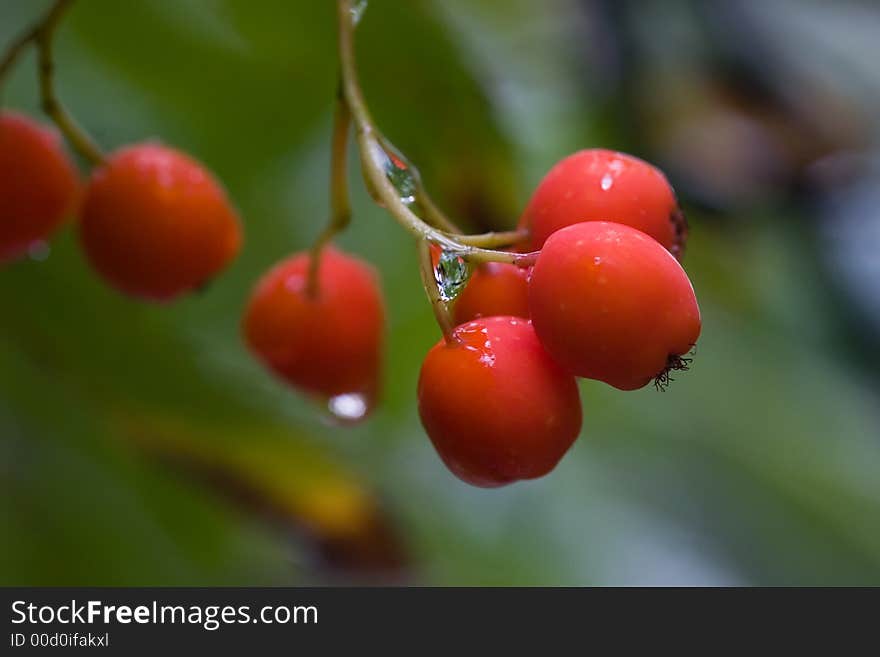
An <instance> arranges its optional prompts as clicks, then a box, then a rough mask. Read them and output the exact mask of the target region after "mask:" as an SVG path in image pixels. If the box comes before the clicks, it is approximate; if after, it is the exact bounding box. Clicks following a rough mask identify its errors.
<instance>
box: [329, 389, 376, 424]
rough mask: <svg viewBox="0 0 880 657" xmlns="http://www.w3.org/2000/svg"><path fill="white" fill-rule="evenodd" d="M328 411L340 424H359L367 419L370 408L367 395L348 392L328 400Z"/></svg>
mask: <svg viewBox="0 0 880 657" xmlns="http://www.w3.org/2000/svg"><path fill="white" fill-rule="evenodd" d="M327 410H328V411H330V415H332V416H333V418H334V419H336V420H338V421H340V422H358V421H359V420H362V419H364V417H366V415H367V411H369V410H370V406H369V404H368V403H367V398H366V396H365V395H362V394H360V393H357V392H346V393H343V394H341V395H336V396H335V397H331V398H330V399H329V400H327Z"/></svg>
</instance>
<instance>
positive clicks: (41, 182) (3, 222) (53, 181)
mask: <svg viewBox="0 0 880 657" xmlns="http://www.w3.org/2000/svg"><path fill="white" fill-rule="evenodd" d="M78 186H79V182H78V177H77V172H76V169H75V168H74V166H73V164H72V163H71V161H70V159H69V158H68V157H67V155H66V153H65V152H64V148H63V145H62V143H61V139H60V138H59V137H58V134H57V133H56V132H55V131H54V130H52V129H50V128H47V127H43V126H41V125H39V124H38V123H36V122H35V121H32V120H31V119H29V118H27V117H25V116H22V115H20V114H16V113H13V112H8V111H4V112H2V113H0V261H5V260H12V259H14V258H17V257H19V256H21V255H22V254H24V253H25V252H26V251H27V250H28V247H29V246H31V245H32V244H34V243H35V242H39V241H42V240H45V239H48V238H49V237H50V236H51V235H52V233H53V232H54V231H55V230H56V229H57V228H58V227H59V225H60V224H61V223H62V221H63V220H64V219H65V217H67V216H68V214H70V213H71V212H72V211H73V210H74V206H75V204H76V198H77V192H78Z"/></svg>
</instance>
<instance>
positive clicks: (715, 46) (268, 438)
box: [0, 0, 880, 585]
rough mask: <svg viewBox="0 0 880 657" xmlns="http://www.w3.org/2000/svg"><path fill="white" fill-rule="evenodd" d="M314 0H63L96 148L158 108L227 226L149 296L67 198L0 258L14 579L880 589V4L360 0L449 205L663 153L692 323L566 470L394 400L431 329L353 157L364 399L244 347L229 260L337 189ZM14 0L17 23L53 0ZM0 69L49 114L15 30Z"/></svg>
mask: <svg viewBox="0 0 880 657" xmlns="http://www.w3.org/2000/svg"><path fill="white" fill-rule="evenodd" d="M333 4H334V3H332V2H330V0H294V1H291V0H143V1H138V2H117V1H116V0H82V1H81V2H79V3H77V5H76V6H75V7H74V9H73V10H72V11H71V13H70V15H69V16H68V18H67V20H66V21H65V23H64V25H63V28H62V30H61V32H60V34H59V41H58V46H57V51H58V52H57V57H58V80H59V92H60V95H61V97H62V99H64V100H65V101H66V103H67V104H68V106H69V107H70V109H71V110H72V111H73V113H74V114H75V115H76V116H77V117H78V119H79V120H80V122H81V123H83V124H84V125H85V126H87V128H88V129H89V130H90V131H91V132H92V133H93V134H94V135H95V136H96V138H97V139H98V140H99V141H100V142H101V143H102V144H103V145H104V146H105V147H106V148H113V147H116V146H119V145H122V144H125V143H129V142H132V141H137V140H143V139H145V138H159V139H161V140H162V141H165V142H167V143H169V144H172V145H175V146H177V147H180V148H182V149H185V150H187V151H189V152H191V153H193V154H194V155H195V156H196V157H197V158H199V159H200V160H202V161H203V162H204V163H206V164H207V165H208V166H209V167H210V168H211V169H212V170H213V171H215V172H216V174H217V175H218V176H219V177H220V178H221V179H222V180H223V181H224V183H225V184H226V186H227V188H228V190H229V192H230V195H231V196H232V198H233V199H234V201H235V203H236V205H237V206H238V208H239V209H240V211H241V213H242V216H243V220H244V224H245V231H246V243H245V247H244V250H243V252H242V254H241V256H240V257H239V258H238V260H237V261H236V262H235V263H234V265H233V266H232V267H231V268H230V269H229V270H228V271H227V272H226V273H225V274H224V275H223V276H221V277H220V278H218V279H217V280H216V281H215V282H214V283H213V284H212V285H211V286H210V287H209V288H208V289H207V290H206V291H204V292H203V293H201V294H198V295H195V296H192V297H190V298H187V299H185V300H183V301H180V302H178V303H175V304H174V305H171V306H166V307H163V306H154V305H144V304H141V303H137V302H133V301H130V300H128V299H126V298H123V297H121V296H120V295H118V294H116V293H115V292H113V291H112V290H110V289H108V288H107V287H105V286H104V285H103V284H102V283H100V282H99V281H98V280H97V279H96V277H95V276H94V275H93V274H92V272H91V271H90V270H89V268H88V266H87V264H86V263H85V261H84V258H83V256H82V254H81V253H80V251H79V250H78V248H77V245H76V240H75V237H74V235H73V231H72V230H71V229H70V227H68V228H66V229H64V230H63V231H62V232H61V233H60V234H59V235H58V236H57V238H55V239H54V240H53V241H52V242H51V244H50V245H49V246H48V249H36V250H34V251H33V253H32V254H31V257H30V258H27V259H24V260H22V261H20V262H17V263H15V264H13V265H9V266H5V267H4V268H3V269H2V270H0V299H2V307H0V485H2V488H0V523H2V524H0V583H2V584H102V585H110V584H114V585H119V584H128V585H221V584H224V585H230V584H232V585H274V584H328V583H329V584H337V583H349V584H351V583H353V584H364V583H366V584H372V583H392V584H439V585H447V584H455V585H508V584H519V585H532V584H545V585H586V584H599V585H603V584H615V585H631V584H640V585H653V584H672V585H679V584H686V585H728V584H732V585H737V584H742V585H749V584H764V585H801V584H804V585H807V584H818V585H826V584H874V585H880V404H878V388H880V386H878V384H880V357H878V354H880V351H878V344H880V340H878V334H880V191H878V190H880V184H878V181H880V165H878V161H880V158H878V156H877V153H878V151H877V146H878V138H880V130H878V127H880V126H878V122H877V120H876V116H877V107H878V106H880V105H878V103H880V68H878V67H877V66H876V62H878V61H880V41H878V40H877V39H876V35H877V34H880V6H878V5H877V4H876V3H871V2H859V1H858V0H844V1H842V2H836V3H831V2H820V1H818V0H774V1H773V2H761V1H759V0H751V1H749V0H734V1H731V2H719V1H714V2H713V1H710V2H699V1H696V0H694V1H686V0H666V1H659V0H649V1H647V2H636V1H632V0H631V1H628V2H622V1H619V2H615V1H614V0H607V1H604V2H603V1H580V2H577V1H574V0H505V1H504V2H497V1H494V0H418V1H407V2H399V1H397V0H371V3H370V7H369V9H368V10H367V13H366V15H365V17H364V19H363V21H362V23H361V26H360V28H359V35H358V37H359V41H358V58H359V68H360V71H361V75H362V78H363V83H364V87H365V92H366V95H367V98H368V101H369V103H370V105H371V107H372V108H373V111H374V114H375V116H376V119H377V122H378V123H379V125H380V126H382V127H383V129H384V131H385V132H386V134H387V135H388V136H389V137H390V138H391V140H392V141H393V142H394V143H395V144H396V145H397V146H398V147H400V148H401V150H402V151H403V152H404V153H406V154H407V155H408V156H409V157H410V159H411V160H412V161H413V162H414V163H415V164H416V165H417V166H419V167H420V169H421V170H422V174H423V177H424V178H425V181H426V185H427V187H428V189H430V190H431V191H432V193H433V195H434V196H435V197H436V198H437V200H438V201H439V202H440V204H441V205H442V206H443V207H444V208H445V209H446V210H447V211H448V213H449V214H451V215H452V216H454V217H456V218H457V219H459V220H460V221H461V222H462V223H464V224H465V225H467V226H468V227H470V228H472V229H473V230H477V231H479V230H485V229H490V228H505V227H512V226H513V225H514V224H515V222H516V220H517V218H518V213H519V211H520V209H521V208H522V207H523V205H524V204H525V201H526V200H527V198H528V196H529V194H530V191H531V190H532V189H533V188H534V186H535V185H536V184H537V182H538V181H539V180H540V178H541V176H542V175H543V174H544V173H545V172H546V171H547V170H548V169H549V167H550V166H551V165H552V164H553V163H554V162H555V161H557V160H558V159H560V158H561V157H563V156H565V155H567V154H569V153H571V152H573V151H575V150H577V149H579V148H583V147H587V146H605V147H612V148H618V149H621V150H627V151H630V152H633V153H635V154H637V155H640V156H642V157H645V158H646V159H649V160H651V161H653V162H656V163H658V164H659V165H660V166H662V167H663V168H664V169H665V170H666V171H667V172H668V174H669V176H670V178H671V180H672V182H673V184H674V185H675V186H676V189H677V191H678V192H679V196H680V198H681V200H682V202H683V204H684V207H685V209H686V211H687V214H688V217H689V219H690V222H691V228H692V236H691V240H690V243H689V248H688V252H687V254H686V256H685V260H684V264H685V267H686V269H687V270H688V272H689V274H690V276H691V279H692V280H693V283H694V286H695V288H696V290H697V294H698V297H699V300H700V304H701V309H702V312H703V318H704V328H703V335H702V337H701V339H700V343H699V349H698V353H697V356H696V359H695V362H694V365H693V368H692V370H691V371H690V372H687V373H685V374H682V375H681V376H679V377H676V381H675V382H674V383H673V384H672V386H671V387H670V389H669V390H668V391H667V392H666V393H663V394H661V393H658V392H656V391H655V390H654V389H653V388H652V387H649V388H647V389H644V390H641V391H638V392H634V393H622V392H619V391H617V390H614V389H611V388H609V387H607V386H604V385H602V384H599V383H596V382H584V383H583V385H582V393H583V395H582V396H583V403H584V418H585V420H584V429H583V433H582V436H581V438H580V439H579V441H578V442H577V443H576V444H575V446H574V448H573V449H572V450H571V451H570V453H569V454H568V455H567V457H566V458H565V459H564V460H563V461H562V463H561V464H560V465H559V467H558V468H557V470H556V471H555V472H554V473H552V474H551V475H550V476H548V477H546V478H544V479H541V480H539V481H535V482H528V483H518V484H515V485H513V486H510V487H507V488H504V489H500V490H488V491H487V490H479V489H475V488H470V487H468V486H466V485H465V484H463V483H461V482H459V481H458V480H457V479H455V478H454V477H453V476H452V475H451V474H449V473H448V472H447V471H446V469H445V468H444V466H443V465H442V464H441V462H440V460H439V459H438V458H437V456H436V455H435V453H434V451H433V449H432V447H431V445H430V443H429V441H428V440H427V438H426V437H425V435H424V433H423V432H422V430H421V428H420V426H419V421H418V416H417V413H416V405H415V383H416V378H417V375H418V370H419V366H420V363H421V359H422V357H423V355H424V354H425V352H426V351H427V350H428V348H429V347H430V346H431V345H432V344H433V343H434V342H435V341H436V340H437V338H438V331H437V328H436V326H435V325H434V320H433V317H432V314H431V310H430V307H429V305H428V303H427V301H426V300H425V298H424V294H423V292H422V289H421V284H420V282H419V276H418V271H417V265H416V254H415V249H414V248H413V245H412V242H411V239H410V238H409V236H408V235H407V234H406V233H405V232H404V231H403V230H402V229H400V228H399V227H397V226H396V225H395V224H394V223H393V221H392V220H391V219H390V218H389V217H388V216H386V215H385V214H384V213H383V211H382V210H381V209H379V208H377V207H375V206H374V205H372V204H371V202H370V201H369V198H368V196H367V194H366V193H365V191H364V188H363V184H362V183H361V181H360V177H359V173H358V171H357V169H356V158H352V159H353V163H352V167H351V180H352V189H353V195H354V211H355V212H354V222H353V225H352V227H351V229H350V230H349V231H348V232H347V233H346V234H345V236H344V237H342V238H341V240H340V242H341V244H342V246H343V247H344V248H347V249H348V250H351V251H353V252H355V253H357V254H359V255H361V256H363V257H365V258H367V259H369V260H370V261H371V262H373V263H375V265H376V266H377V268H378V269H379V270H380V272H381V275H382V280H383V284H384V290H385V293H386V297H387V305H388V316H389V322H388V342H387V359H386V360H387V372H386V388H385V394H384V402H383V404H382V405H381V407H380V408H379V409H378V410H377V411H376V413H375V414H374V415H373V417H372V418H371V419H370V420H369V421H367V422H366V423H364V424H362V425H360V426H357V427H353V428H338V427H334V426H332V425H330V424H328V423H327V422H326V421H325V418H323V417H322V415H321V413H320V412H318V410H317V409H316V408H314V407H313V406H311V405H310V404H309V403H308V402H307V401H304V400H303V399H302V398H300V397H299V396H297V395H296V394H294V393H293V392H291V391H290V390H288V389H286V388H284V387H283V386H282V385H281V384H279V383H277V382H276V381H275V380H273V379H272V378H271V377H270V376H269V375H268V374H267V373H266V372H265V371H264V370H263V369H262V368H261V367H260V366H259V365H258V364H257V363H256V362H255V361H254V360H253V359H252V358H251V357H250V356H249V355H248V353H247V352H246V350H245V348H244V347H243V345H242V342H241V340H240V338H239V317H240V314H241V311H242V307H243V304H244V302H245V299H246V297H247V294H248V292H249V289H250V287H251V286H252V284H253V283H254V281H255V280H256V278H257V277H258V276H259V275H260V274H261V273H262V272H263V271H264V270H266V269H267V268H268V267H269V266H270V265H272V264H273V263H274V262H275V261H277V260H279V259H280V258H282V257H284V256H285V255H287V254H288V253H290V252H292V251H295V250H300V249H302V248H304V247H305V246H306V245H308V244H309V242H310V240H311V239H313V237H314V236H315V235H316V234H317V232H318V231H319V230H320V227H321V225H322V223H323V222H324V220H325V217H326V215H327V212H328V202H327V191H326V185H327V176H328V167H329V157H328V143H329V133H330V111H331V110H332V99H333V94H334V87H335V79H334V78H335V68H336V63H335V54H334V53H335V34H334V7H333ZM46 5H47V3H46V2H43V1H40V2H38V1H35V0H0V40H2V42H4V43H7V42H8V41H9V40H10V39H11V38H12V37H13V35H14V34H16V33H17V32H19V31H20V30H21V29H23V28H24V27H25V26H26V25H28V24H29V23H30V22H31V21H32V20H33V19H34V18H35V17H36V16H38V15H39V14H40V13H41V12H42V11H43V10H44V9H45V7H46ZM3 101H4V103H5V104H7V105H8V106H11V107H14V108H18V109H21V110H25V111H28V112H31V113H33V114H35V115H36V114H38V111H37V108H38V105H37V94H36V82H35V75H34V58H33V55H32V54H31V55H29V56H28V57H27V58H25V59H24V60H23V61H22V62H21V64H20V65H19V67H18V69H17V70H16V71H15V73H14V75H13V76H12V77H11V78H10V79H9V81H8V84H7V87H6V89H5V91H4V95H3Z"/></svg>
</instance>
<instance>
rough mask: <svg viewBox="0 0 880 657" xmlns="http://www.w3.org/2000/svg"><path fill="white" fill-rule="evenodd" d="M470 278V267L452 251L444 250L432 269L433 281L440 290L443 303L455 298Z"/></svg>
mask: <svg viewBox="0 0 880 657" xmlns="http://www.w3.org/2000/svg"><path fill="white" fill-rule="evenodd" d="M470 276H471V271H470V267H468V264H467V262H465V260H464V258H462V257H461V256H460V255H458V254H457V253H455V252H454V251H448V250H444V251H443V252H442V253H441V254H440V260H439V261H438V262H437V267H436V268H435V269H434V279H435V280H436V281H437V287H438V288H439V290H440V298H441V299H442V300H443V301H452V300H453V299H455V297H457V296H458V295H459V294H460V293H461V291H462V290H463V289H464V286H465V285H466V284H467V282H468V279H469V278H470Z"/></svg>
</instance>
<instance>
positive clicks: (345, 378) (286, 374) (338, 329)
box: [243, 246, 385, 420]
mask: <svg viewBox="0 0 880 657" xmlns="http://www.w3.org/2000/svg"><path fill="white" fill-rule="evenodd" d="M309 262H310V257H309V254H307V253H298V254H295V255H293V256H291V257H289V258H288V259H286V260H284V261H282V262H280V263H279V264H277V265H276V266H275V267H273V268H272V269H271V270H270V271H269V272H268V273H267V274H265V275H264V276H263V278H262V279H260V281H259V282H258V283H257V285H256V287H255V288H254V291H253V294H252V295H251V299H250V302H249V304H248V307H247V310H246V311H245V315H244V323H243V331H244V336H245V340H246V341H247V344H248V346H249V347H250V348H251V349H252V350H253V352H254V353H255V354H256V355H257V356H258V357H259V358H260V359H261V360H262V361H263V362H264V363H265V364H266V366H267V367H268V368H269V369H271V370H272V371H273V372H275V373H276V374H277V375H278V376H280V377H281V378H282V379H284V380H285V381H287V382H288V383H290V384H292V385H294V386H296V387H299V388H301V389H303V390H305V391H306V392H308V393H310V394H312V395H315V396H318V397H321V398H327V399H330V400H331V406H330V410H331V412H334V413H335V414H337V415H338V416H340V417H341V419H352V420H354V419H360V418H361V417H362V416H363V415H365V414H366V413H367V412H368V411H369V409H370V406H371V405H372V403H373V402H374V401H375V398H376V395H377V393H378V388H379V378H380V367H381V357H382V334H383V330H384V324H385V312H384V308H383V303H382V295H381V292H380V290H379V283H378V279H377V276H376V272H375V270H374V269H373V268H372V267H371V266H369V265H368V264H366V263H365V262H363V261H361V260H359V259H357V258H354V257H352V256H350V255H347V254H345V253H342V252H341V251H339V250H337V249H335V248H333V247H332V246H328V247H326V248H324V250H323V251H322V254H321V260H320V263H319V267H318V285H317V289H316V290H315V294H314V296H312V295H311V294H310V293H309V290H308V269H309ZM342 395H345V397H340V396H342ZM335 398H341V399H342V402H343V403H342V405H334V401H333V400H334V399H335Z"/></svg>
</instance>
